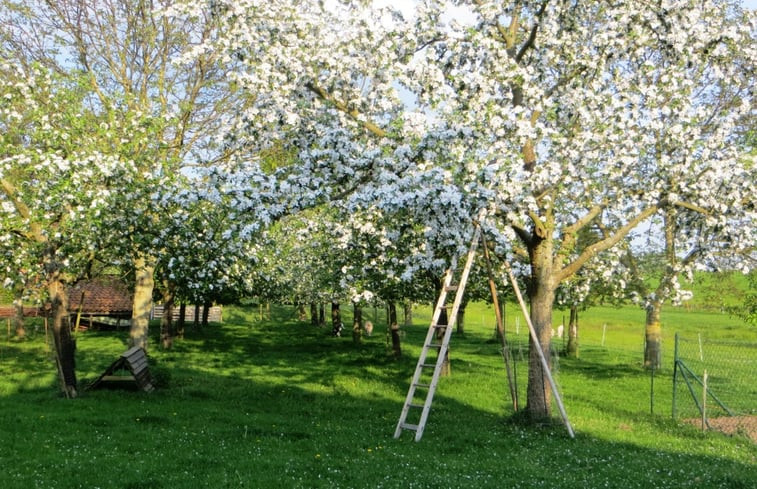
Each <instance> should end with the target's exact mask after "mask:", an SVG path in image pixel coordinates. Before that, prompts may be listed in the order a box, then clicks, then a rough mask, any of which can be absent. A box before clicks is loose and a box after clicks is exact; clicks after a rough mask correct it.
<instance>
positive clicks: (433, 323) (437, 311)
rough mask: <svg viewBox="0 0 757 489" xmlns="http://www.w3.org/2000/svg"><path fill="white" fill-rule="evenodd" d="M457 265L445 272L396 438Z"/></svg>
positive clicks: (405, 416) (398, 422) (410, 401)
mask: <svg viewBox="0 0 757 489" xmlns="http://www.w3.org/2000/svg"><path fill="white" fill-rule="evenodd" d="M456 266H457V260H453V261H452V264H451V266H450V268H449V269H447V272H446V273H445V276H444V281H443V283H442V290H441V292H440V293H439V299H438V300H437V302H436V308H435V310H434V313H433V315H432V316H431V324H430V326H429V328H428V332H427V333H426V338H425V340H424V341H423V346H422V348H421V353H420V355H418V363H417V364H416V366H415V372H414V373H413V378H412V380H411V381H410V387H409V388H408V390H407V396H406V397H405V403H404V404H403V405H402V412H401V413H400V418H399V421H397V427H396V428H395V430H394V437H395V438H399V437H400V435H401V433H402V425H404V424H405V421H406V420H407V415H408V413H409V411H410V405H411V404H412V403H413V399H414V398H415V390H416V387H417V384H418V382H419V381H420V378H421V375H422V374H423V364H424V363H425V362H426V358H427V356H428V350H429V345H430V344H431V341H432V340H433V338H434V334H435V332H436V326H437V324H438V322H439V317H440V316H441V310H442V307H444V304H445V302H446V301H447V289H448V288H449V286H450V284H451V283H452V276H453V275H454V270H455V268H456ZM429 392H430V388H429ZM428 396H429V394H428V393H427V394H426V400H427V399H428ZM424 404H425V401H424Z"/></svg>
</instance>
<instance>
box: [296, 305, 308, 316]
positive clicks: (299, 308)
mask: <svg viewBox="0 0 757 489" xmlns="http://www.w3.org/2000/svg"><path fill="white" fill-rule="evenodd" d="M307 320H308V313H307V311H306V310H305V304H304V303H302V302H298V303H297V321H307Z"/></svg>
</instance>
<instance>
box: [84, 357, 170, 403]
mask: <svg viewBox="0 0 757 489" xmlns="http://www.w3.org/2000/svg"><path fill="white" fill-rule="evenodd" d="M119 370H126V371H128V372H129V374H128V375H114V374H115V373H116V372H117V371H119ZM106 384H110V385H121V386H124V387H128V386H132V385H134V384H136V386H137V388H139V389H141V390H143V391H145V392H152V391H153V390H155V386H153V379H152V376H151V375H150V370H149V369H148V365H147V354H146V353H145V350H144V349H143V348H140V347H138V346H135V347H132V348H129V349H128V350H126V351H125V352H124V353H122V354H121V356H120V357H119V358H118V360H116V361H115V362H113V363H112V364H111V365H110V367H108V368H107V370H105V372H103V374H102V375H101V376H100V377H98V379H97V380H95V381H94V382H92V384H90V385H89V387H87V390H89V389H96V388H98V387H104V386H105V385H106Z"/></svg>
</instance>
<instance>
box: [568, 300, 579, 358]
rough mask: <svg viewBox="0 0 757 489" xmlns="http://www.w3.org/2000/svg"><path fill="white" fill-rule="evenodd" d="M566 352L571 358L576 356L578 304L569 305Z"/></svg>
mask: <svg viewBox="0 0 757 489" xmlns="http://www.w3.org/2000/svg"><path fill="white" fill-rule="evenodd" d="M566 353H567V354H568V356H569V357H571V358H578V306H576V305H572V306H570V321H569V322H568V346H567V347H566Z"/></svg>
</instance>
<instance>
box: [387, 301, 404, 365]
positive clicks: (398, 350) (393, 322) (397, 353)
mask: <svg viewBox="0 0 757 489" xmlns="http://www.w3.org/2000/svg"><path fill="white" fill-rule="evenodd" d="M387 306H388V309H389V317H388V318H387V319H389V321H388V322H389V335H390V336H391V339H392V354H393V355H394V358H400V357H401V356H402V345H401V344H400V325H399V324H398V323H397V304H395V303H394V302H393V301H390V302H389V303H388V304H387Z"/></svg>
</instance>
